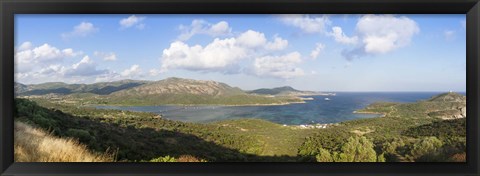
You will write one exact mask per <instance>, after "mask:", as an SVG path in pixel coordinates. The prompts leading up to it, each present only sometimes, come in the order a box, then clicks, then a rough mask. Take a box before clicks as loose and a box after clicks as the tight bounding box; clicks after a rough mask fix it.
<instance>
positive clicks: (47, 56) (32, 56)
mask: <svg viewBox="0 0 480 176" xmlns="http://www.w3.org/2000/svg"><path fill="white" fill-rule="evenodd" d="M79 54H81V52H75V51H74V50H73V49H71V48H66V49H63V50H60V49H58V48H56V47H54V46H51V45H49V44H47V43H45V44H43V45H41V46H37V47H33V44H32V43H31V42H24V43H22V44H21V45H20V47H18V50H17V51H16V52H15V57H14V59H15V63H16V69H17V70H16V71H19V72H29V71H31V70H32V69H33V68H34V67H42V66H46V65H48V64H51V62H59V61H62V60H63V59H64V58H71V57H75V56H77V55H79Z"/></svg>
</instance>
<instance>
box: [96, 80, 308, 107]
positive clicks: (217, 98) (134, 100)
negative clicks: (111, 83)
mask: <svg viewBox="0 0 480 176" xmlns="http://www.w3.org/2000/svg"><path fill="white" fill-rule="evenodd" d="M102 98H104V99H102V100H103V101H104V102H106V104H119V105H165V104H176V105H179V104H180V105H192V104H195V105H199V104H200V105H201V104H209V105H210V104H216V105H260V104H288V103H293V102H303V101H302V100H300V98H297V97H291V96H285V97H268V96H263V95H251V94H247V93H245V92H244V91H243V90H241V89H240V88H237V87H231V86H229V85H227V84H225V83H221V82H215V81H203V80H193V79H183V78H167V79H164V80H160V81H156V82H151V83H148V84H144V85H141V86H137V87H134V88H131V89H125V90H121V91H117V92H114V93H112V94H110V95H108V96H105V97H102Z"/></svg>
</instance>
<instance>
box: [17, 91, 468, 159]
mask: <svg viewBox="0 0 480 176" xmlns="http://www.w3.org/2000/svg"><path fill="white" fill-rule="evenodd" d="M436 98H440V99H443V98H442V96H437V97H436ZM15 102H16V108H17V110H16V111H15V114H14V117H15V119H16V120H17V121H22V122H27V123H29V124H35V125H36V126H38V127H41V128H42V129H45V130H53V133H52V135H55V136H57V137H61V138H75V139H78V140H79V141H80V143H81V144H83V145H86V146H88V149H89V150H90V151H94V152H98V153H103V152H105V151H107V150H108V149H113V150H116V151H117V155H116V158H118V161H173V160H175V161H177V160H176V159H175V158H179V159H180V158H193V159H192V160H195V161H213V162H218V161H321V162H324V161H339V162H357V161H377V162H382V161H390V162H395V161H402V162H411V161H455V162H464V161H465V157H464V156H465V151H466V150H465V147H466V138H465V125H466V121H465V118H457V119H452V120H443V118H441V117H437V116H432V115H431V113H432V112H439V111H446V112H444V113H445V114H446V115H448V116H454V115H455V114H448V113H453V111H448V110H451V108H453V109H456V108H457V107H459V106H464V105H465V102H457V101H428V100H426V101H419V102H415V103H381V102H379V103H374V104H372V105H370V106H368V107H366V108H365V109H362V110H358V112H365V113H367V112H368V113H381V114H384V116H383V117H377V118H366V119H357V120H352V121H345V122H342V123H339V124H336V125H334V126H331V127H328V128H324V129H323V128H322V129H301V128H296V127H295V126H283V125H280V124H275V123H272V122H268V121H265V120H259V119H238V120H226V121H218V122H212V123H208V124H197V123H186V122H179V121H172V120H168V119H163V118H162V117H160V116H158V115H157V114H152V113H143V112H130V111H121V110H104V109H95V108H89V107H78V106H71V105H67V104H63V103H62V104H57V103H52V102H50V101H48V100H44V99H36V102H32V101H30V100H25V99H16V100H15ZM132 144H135V145H132ZM360 145H361V146H360ZM351 147H360V148H364V149H365V150H363V149H362V150H356V149H355V150H352V149H351ZM349 151H350V152H351V151H368V152H367V153H349ZM357 154H368V156H365V157H367V158H366V159H368V160H356V159H354V158H353V159H352V157H351V156H356V155H357ZM185 156H187V157H185ZM362 157H363V156H362ZM172 158H173V159H172Z"/></svg>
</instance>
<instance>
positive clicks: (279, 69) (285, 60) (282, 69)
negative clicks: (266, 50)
mask: <svg viewBox="0 0 480 176" xmlns="http://www.w3.org/2000/svg"><path fill="white" fill-rule="evenodd" d="M301 57H302V56H301V54H300V53H298V52H292V53H289V54H286V55H282V56H264V57H259V58H256V59H255V62H254V69H255V73H256V74H257V75H258V76H268V77H278V78H283V79H289V78H294V77H298V76H303V75H305V72H304V71H303V70H302V69H301V68H298V67H296V66H295V65H296V64H298V63H300V62H301V61H302V59H301Z"/></svg>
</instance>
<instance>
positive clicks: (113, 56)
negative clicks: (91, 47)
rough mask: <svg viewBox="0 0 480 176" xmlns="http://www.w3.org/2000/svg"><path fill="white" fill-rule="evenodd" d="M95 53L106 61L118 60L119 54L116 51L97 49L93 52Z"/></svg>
mask: <svg viewBox="0 0 480 176" xmlns="http://www.w3.org/2000/svg"><path fill="white" fill-rule="evenodd" d="M93 55H94V56H96V57H100V58H102V59H103V60H105V61H116V60H117V55H116V54H115V53H114V52H109V53H105V52H100V51H95V52H94V53H93Z"/></svg>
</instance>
